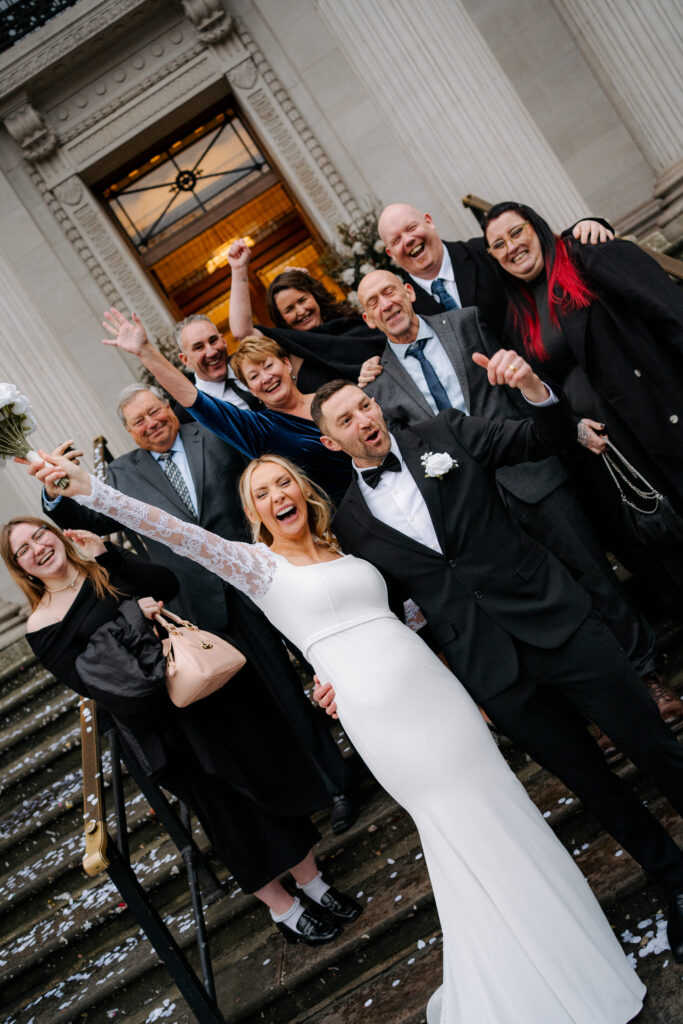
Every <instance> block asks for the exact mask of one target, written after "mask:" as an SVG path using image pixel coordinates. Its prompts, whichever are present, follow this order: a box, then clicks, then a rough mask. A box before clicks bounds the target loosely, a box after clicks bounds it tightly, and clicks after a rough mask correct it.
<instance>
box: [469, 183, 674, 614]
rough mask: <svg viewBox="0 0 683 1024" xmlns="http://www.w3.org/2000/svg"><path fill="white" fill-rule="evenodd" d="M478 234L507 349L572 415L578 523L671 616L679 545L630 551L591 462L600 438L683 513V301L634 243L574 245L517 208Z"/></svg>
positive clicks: (610, 493)
mask: <svg viewBox="0 0 683 1024" xmlns="http://www.w3.org/2000/svg"><path fill="white" fill-rule="evenodd" d="M484 230H485V233H486V241H487V244H488V252H489V253H490V255H491V256H492V257H493V258H494V259H495V260H496V261H497V263H498V269H499V272H500V275H501V279H502V281H503V285H504V287H505V290H506V293H507V296H508V302H509V305H508V313H507V322H506V340H507V343H508V344H510V345H511V346H512V347H514V348H516V349H517V350H518V351H519V352H520V353H522V354H523V355H524V356H525V358H527V359H528V360H529V361H530V362H531V363H532V365H533V366H534V368H535V369H536V371H537V372H538V373H539V374H540V375H542V377H543V379H544V380H546V381H548V382H549V383H550V384H551V385H552V384H553V383H555V384H557V385H558V386H559V387H561V388H562V390H563V391H564V393H565V395H566V397H567V400H568V401H569V404H570V406H571V408H572V410H573V412H574V414H575V416H576V421H577V441H578V444H579V445H580V446H582V447H580V448H579V447H578V446H577V449H576V451H575V452H573V453H570V458H571V460H572V462H573V469H574V480H575V483H576V485H577V488H578V490H579V492H580V494H581V496H582V498H583V500H584V503H585V505H586V508H587V510H588V512H589V514H590V515H591V517H592V519H593V521H594V523H595V525H596V527H597V528H598V530H599V531H600V532H601V534H602V537H603V540H604V542H605V543H606V545H607V546H608V547H609V548H610V550H612V551H614V553H615V554H616V555H617V556H618V557H619V559H620V560H621V561H623V563H624V564H625V565H626V566H627V568H629V569H630V570H631V571H632V572H634V573H635V574H636V575H637V576H638V577H639V578H640V579H642V580H643V581H645V582H647V583H648V584H649V586H650V589H651V590H652V591H653V594H656V596H657V597H658V598H659V599H660V600H661V602H662V606H663V607H662V610H664V611H668V612H675V611H680V609H681V607H682V606H683V545H682V544H681V543H680V542H679V541H677V540H675V539H673V538H672V540H671V543H670V544H669V543H668V542H667V544H666V545H665V546H657V547H652V546H645V545H644V544H643V543H641V541H640V540H639V538H638V537H637V536H636V534H635V533H634V532H633V530H632V529H631V528H630V527H629V524H628V521H627V519H626V517H625V516H624V514H623V509H622V499H621V497H620V494H619V490H618V488H617V485H616V484H615V482H614V479H613V478H612V476H611V474H610V471H609V469H608V467H607V465H606V463H605V460H604V459H603V458H602V457H601V456H602V453H603V452H605V451H606V450H607V451H608V454H609V453H610V452H611V457H612V460H614V459H617V461H619V459H618V456H617V455H615V454H614V452H613V450H612V449H610V448H609V446H608V440H609V441H610V442H611V443H612V445H614V446H615V447H616V448H617V449H618V452H619V453H621V455H622V456H623V457H624V458H625V459H626V460H627V461H628V463H629V464H630V465H631V466H632V467H634V468H635V469H636V470H637V471H638V472H639V473H640V474H642V476H643V477H644V478H645V479H646V481H647V482H648V483H649V484H651V485H652V487H653V488H655V489H656V490H657V491H658V492H661V493H662V494H664V495H666V497H667V498H668V499H669V501H670V502H671V504H672V505H673V507H674V508H675V510H676V511H677V512H678V513H681V514H683V292H681V291H680V290H679V289H678V288H677V287H676V285H674V283H673V282H672V281H671V279H670V278H669V277H668V276H667V275H666V274H665V273H664V271H663V270H661V268H660V267H659V265H658V264H657V263H656V262H655V260H653V259H652V258H651V257H650V256H648V255H647V254H646V253H645V252H643V250H642V249H640V248H639V247H638V246H637V245H634V244H633V243H631V242H625V241H621V240H617V241H613V242H608V243H606V244H603V245H595V246H594V245H578V244H576V243H575V242H574V240H573V239H565V238H559V237H558V236H557V235H555V234H554V233H553V232H552V230H551V229H550V227H549V225H548V224H547V223H546V221H544V220H543V219H542V218H541V217H540V216H539V215H538V214H537V213H536V212H535V211H534V210H532V209H530V208H529V207H528V206H523V205H521V204H519V203H512V202H506V203H498V204H497V205H496V206H493V207H492V208H491V209H490V210H489V212H488V213H487V215H486V217H485V220H484ZM620 465H621V466H622V468H624V469H625V467H624V464H623V462H621V463H620ZM625 472H627V473H630V471H629V470H626V469H625ZM620 483H621V484H622V486H624V485H623V481H622V480H620ZM638 486H639V487H640V489H642V490H643V491H645V490H646V488H645V486H644V485H643V484H642V483H640V484H639V485H638ZM624 490H625V493H626V494H627V496H628V497H629V498H631V497H634V493H633V492H632V491H629V490H628V488H626V487H624ZM635 500H636V502H640V499H639V498H638V496H637V495H635ZM640 507H642V508H645V507H647V505H646V504H645V503H644V502H641V503H640Z"/></svg>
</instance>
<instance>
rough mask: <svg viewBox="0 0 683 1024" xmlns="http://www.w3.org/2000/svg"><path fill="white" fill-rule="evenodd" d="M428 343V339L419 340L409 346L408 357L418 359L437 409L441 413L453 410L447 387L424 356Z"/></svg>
mask: <svg viewBox="0 0 683 1024" xmlns="http://www.w3.org/2000/svg"><path fill="white" fill-rule="evenodd" d="M428 341H429V339H428V338H418V340H417V341H414V342H413V343H412V345H408V348H407V350H406V357H407V356H414V357H415V359H417V361H418V363H419V364H420V366H421V367H422V372H423V373H424V377H425V380H426V382H427V387H428V388H429V393H430V395H431V396H432V398H433V399H434V401H435V402H436V408H437V409H438V410H439V412H441V411H442V410H443V409H452V408H453V406H452V405H451V401H450V399H449V397H448V394H447V392H446V389H445V387H444V386H443V384H442V383H441V381H440V380H439V378H438V376H437V374H436V370H435V369H434V367H433V366H432V364H431V363H430V362H429V360H428V359H427V356H426V355H425V354H424V347H425V345H426V344H427V342H428Z"/></svg>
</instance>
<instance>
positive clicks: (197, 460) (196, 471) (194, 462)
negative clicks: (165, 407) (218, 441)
mask: <svg viewBox="0 0 683 1024" xmlns="http://www.w3.org/2000/svg"><path fill="white" fill-rule="evenodd" d="M180 436H181V438H182V440H183V445H184V446H185V456H186V458H187V464H188V466H189V467H190V473H191V474H192V480H193V481H194V489H195V491H196V493H197V519H198V520H201V517H202V505H203V503H204V501H203V499H204V442H203V439H202V436H201V433H200V431H199V430H198V429H197V427H196V426H195V425H194V424H193V423H181V425H180Z"/></svg>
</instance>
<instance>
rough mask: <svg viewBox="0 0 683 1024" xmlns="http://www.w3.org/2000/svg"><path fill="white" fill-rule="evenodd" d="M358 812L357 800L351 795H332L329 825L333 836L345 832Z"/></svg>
mask: <svg viewBox="0 0 683 1024" xmlns="http://www.w3.org/2000/svg"><path fill="white" fill-rule="evenodd" d="M359 814H360V807H359V806H358V802H357V801H356V800H355V799H354V798H353V797H352V796H349V794H348V793H340V794H339V795H338V796H333V797H332V813H331V815H330V825H331V826H332V831H333V832H334V834H335V836H340V835H341V834H342V832H346V830H347V829H348V828H351V826H352V825H353V823H354V821H355V820H356V818H357V817H358V815H359Z"/></svg>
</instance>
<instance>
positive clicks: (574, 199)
mask: <svg viewBox="0 0 683 1024" xmlns="http://www.w3.org/2000/svg"><path fill="white" fill-rule="evenodd" d="M316 4H317V7H318V9H319V11H320V13H321V15H322V17H323V18H324V19H325V21H326V22H327V24H328V25H329V26H330V29H331V30H332V32H333V33H334V35H335V38H336V40H337V42H338V44H339V46H340V48H341V49H342V51H343V52H344V53H345V54H346V56H347V58H348V60H349V63H350V64H351V65H352V67H353V68H354V70H355V72H356V74H357V75H358V77H359V79H360V81H361V82H362V83H363V84H364V85H365V87H366V89H367V91H368V93H369V94H370V95H371V96H372V97H373V99H374V100H375V101H376V103H377V104H378V105H379V107H380V109H381V110H382V112H383V114H384V116H385V118H386V120H387V121H388V122H389V124H390V125H391V126H392V127H393V129H394V131H395V133H396V136H397V138H398V139H399V140H400V141H401V143H402V145H403V148H404V150H405V152H406V155H407V158H408V159H410V160H411V161H412V162H413V165H414V166H415V171H416V174H418V175H420V176H421V177H422V178H423V179H424V180H425V181H427V182H428V183H429V184H430V185H431V187H432V188H433V189H434V190H436V191H437V192H438V194H439V195H440V196H441V197H443V198H444V199H445V200H446V201H448V199H449V198H450V200H451V204H452V208H453V218H454V220H455V221H456V223H457V225H458V228H459V230H460V231H461V232H462V234H463V236H464V237H467V236H468V235H470V234H472V226H473V224H472V218H471V215H470V214H467V213H466V212H465V211H464V210H463V209H462V208H461V206H460V199H461V197H462V196H463V195H465V194H466V193H468V192H472V193H474V194H475V195H478V196H481V198H482V199H487V200H489V201H490V202H498V201H501V200H504V199H517V200H521V201H522V202H528V203H529V204H530V205H532V206H534V207H536V208H537V209H539V211H540V212H542V213H543V214H544V215H545V216H547V217H548V219H549V220H550V221H551V223H552V225H553V226H554V227H555V228H562V227H566V226H567V224H570V223H572V222H573V221H574V220H577V219H578V218H579V217H581V216H582V215H585V214H586V213H587V212H589V211H587V209H586V204H585V202H584V200H582V198H581V196H580V194H579V192H578V191H577V189H576V187H575V186H574V184H573V183H572V181H571V179H570V178H569V177H568V175H567V173H566V172H565V170H564V168H563V167H562V165H561V164H560V162H559V160H558V159H557V157H556V156H555V154H554V153H553V152H552V150H551V149H550V146H549V145H548V143H547V142H546V141H545V139H544V138H543V136H542V135H541V133H540V131H539V129H538V128H537V126H536V124H535V123H534V122H533V121H532V119H531V117H530V115H529V113H528V111H527V109H526V108H525V106H524V104H523V103H522V101H521V100H520V98H519V96H518V95H517V93H516V92H515V90H514V89H513V87H512V85H511V83H510V82H509V80H508V79H507V78H506V76H505V74H504V72H503V70H502V69H501V67H500V65H499V64H498V63H497V61H496V60H495V58H494V56H493V54H492V53H491V51H490V50H489V48H488V47H487V45H486V43H485V41H484V39H483V38H482V36H481V35H480V33H479V31H478V30H477V28H476V26H475V25H474V23H473V22H472V21H471V19H470V17H469V15H468V14H467V12H466V10H465V9H464V7H463V4H462V3H461V2H460V0H421V3H419V4H416V3H414V2H412V0H392V2H391V3H385V4H382V3H367V2H366V0H316ZM387 198H388V199H389V198H390V199H393V200H394V201H401V200H403V201H406V202H410V196H407V195H406V196H392V197H387Z"/></svg>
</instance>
